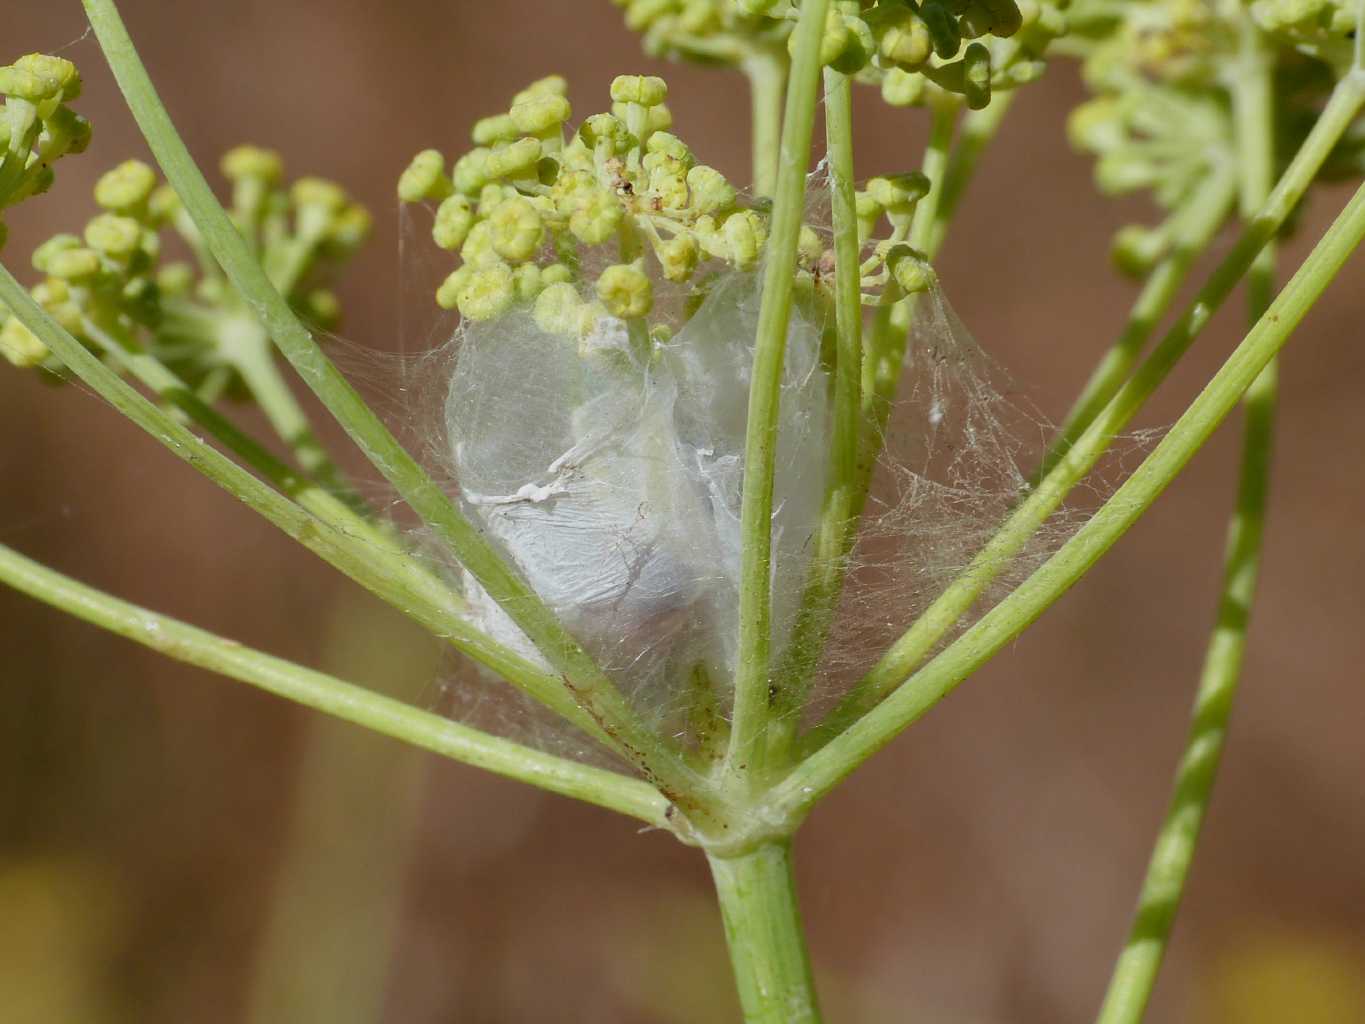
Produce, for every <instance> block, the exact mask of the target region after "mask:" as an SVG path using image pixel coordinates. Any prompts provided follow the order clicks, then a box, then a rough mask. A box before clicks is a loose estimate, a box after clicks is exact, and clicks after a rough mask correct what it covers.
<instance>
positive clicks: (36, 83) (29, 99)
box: [0, 53, 90, 248]
mask: <svg viewBox="0 0 1365 1024" xmlns="http://www.w3.org/2000/svg"><path fill="white" fill-rule="evenodd" d="M80 93H81V76H80V74H79V72H77V70H76V66H75V65H74V64H72V63H71V62H70V61H69V60H63V59H62V58H61V57H49V56H47V55H45V54H41V53H31V54H28V55H27V56H25V57H20V58H19V59H18V60H16V61H15V62H14V63H13V64H10V65H7V66H4V67H0V97H3V99H4V103H3V105H0V248H3V247H4V244H5V236H6V233H7V232H6V228H5V221H4V210H5V207H7V206H13V205H14V204H16V203H18V202H20V201H21V200H24V199H27V198H28V197H29V196H34V195H39V194H41V193H43V192H46V191H47V190H48V189H49V188H51V187H52V180H53V171H52V165H53V164H54V163H56V162H57V161H58V160H60V159H61V158H62V157H64V156H66V155H67V154H68V153H80V152H82V151H84V149H85V147H86V146H87V145H88V144H89V142H90V122H89V121H87V120H85V118H83V117H81V116H80V115H79V114H77V113H76V112H75V111H73V110H72V109H71V108H70V107H68V106H67V103H69V102H70V101H72V100H74V99H76V98H77V97H78V96H80Z"/></svg>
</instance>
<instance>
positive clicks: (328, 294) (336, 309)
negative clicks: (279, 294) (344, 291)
mask: <svg viewBox="0 0 1365 1024" xmlns="http://www.w3.org/2000/svg"><path fill="white" fill-rule="evenodd" d="M303 313H304V315H305V316H306V317H308V319H309V320H311V321H312V322H313V323H314V324H316V325H317V326H319V327H321V328H323V329H324V330H330V329H331V328H333V327H335V326H336V325H337V324H339V323H340V322H341V300H340V299H338V298H337V297H336V293H335V292H332V291H328V290H327V289H326V288H314V289H313V290H312V291H310V292H309V293H308V294H307V295H305V296H304V298H303Z"/></svg>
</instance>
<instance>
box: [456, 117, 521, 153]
mask: <svg viewBox="0 0 1365 1024" xmlns="http://www.w3.org/2000/svg"><path fill="white" fill-rule="evenodd" d="M469 134H470V137H471V138H472V139H473V140H474V144H475V145H478V146H496V145H498V144H499V143H501V142H511V141H512V140H513V139H515V138H518V137H519V136H520V135H521V134H522V133H521V132H520V131H518V130H517V126H516V125H515V124H514V123H513V122H512V116H511V115H510V114H495V115H494V116H492V117H485V118H481V119H479V120H478V121H475V122H474V130H473V131H471V132H470V133H469Z"/></svg>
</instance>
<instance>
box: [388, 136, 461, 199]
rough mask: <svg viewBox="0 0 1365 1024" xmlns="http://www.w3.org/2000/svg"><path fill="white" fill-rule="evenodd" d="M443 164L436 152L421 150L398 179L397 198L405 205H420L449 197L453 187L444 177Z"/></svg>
mask: <svg viewBox="0 0 1365 1024" xmlns="http://www.w3.org/2000/svg"><path fill="white" fill-rule="evenodd" d="M445 163H446V162H445V157H443V156H441V154H440V152H439V151H438V150H435V149H424V150H422V152H420V153H418V154H417V155H416V156H415V157H413V158H412V163H410V164H408V166H407V169H406V170H404V171H403V173H402V175H401V176H400V177H399V179H398V198H399V199H400V200H402V201H403V202H405V203H420V202H421V201H422V200H424V199H432V200H435V199H444V198H445V197H446V196H448V195H450V193H451V190H452V188H453V186H452V185H451V183H450V180H449V179H448V178H447V177H446V176H445Z"/></svg>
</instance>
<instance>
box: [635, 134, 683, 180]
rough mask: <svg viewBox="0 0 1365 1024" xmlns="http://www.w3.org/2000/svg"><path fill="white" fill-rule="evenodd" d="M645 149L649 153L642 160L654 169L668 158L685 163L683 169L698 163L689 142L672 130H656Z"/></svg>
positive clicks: (646, 165)
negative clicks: (693, 156) (688, 144)
mask: <svg viewBox="0 0 1365 1024" xmlns="http://www.w3.org/2000/svg"><path fill="white" fill-rule="evenodd" d="M645 150H646V152H647V154H648V155H647V156H645V158H644V160H643V161H642V162H643V163H644V165H645V167H647V168H651V169H652V168H654V167H656V166H659V165H660V164H661V163H663V162H664V161H666V160H675V161H677V162H678V163H680V164H683V165H684V166H683V170H684V171H687V170H690V169H691V168H692V165H693V164H694V163H696V161H695V160H694V159H693V158H692V151H691V150H690V149H688V148H687V144H686V143H685V142H683V140H682V139H680V138H678V137H677V136H676V135H674V134H673V133H672V132H655V133H654V134H653V135H651V136H650V137H649V141H648V142H646V143H645Z"/></svg>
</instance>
